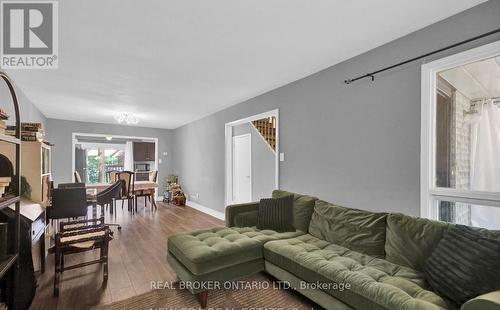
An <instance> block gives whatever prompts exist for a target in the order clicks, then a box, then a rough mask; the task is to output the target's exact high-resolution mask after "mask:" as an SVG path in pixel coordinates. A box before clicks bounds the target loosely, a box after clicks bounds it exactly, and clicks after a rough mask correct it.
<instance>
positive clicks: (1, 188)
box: [0, 186, 5, 195]
mask: <svg viewBox="0 0 500 310" xmlns="http://www.w3.org/2000/svg"><path fill="white" fill-rule="evenodd" d="M3 194H5V187H2V186H0V195H3Z"/></svg>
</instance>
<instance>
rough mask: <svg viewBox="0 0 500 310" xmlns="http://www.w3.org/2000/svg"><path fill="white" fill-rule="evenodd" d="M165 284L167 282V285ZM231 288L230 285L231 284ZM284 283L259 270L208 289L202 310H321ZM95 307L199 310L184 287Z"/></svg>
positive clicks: (160, 290) (118, 309)
mask: <svg viewBox="0 0 500 310" xmlns="http://www.w3.org/2000/svg"><path fill="white" fill-rule="evenodd" d="M168 286H169V285H168ZM230 286H231V287H234V288H231V287H230ZM283 286H284V284H283V283H281V282H277V281H273V279H272V278H271V277H270V276H268V275H266V274H263V273H260V274H257V275H254V276H251V277H247V278H244V279H240V280H238V281H237V282H233V283H232V284H230V285H228V286H227V288H221V289H217V290H209V293H208V304H207V308H206V309H220V310H226V309H259V308H260V309H266V308H267V309H322V308H321V307H319V306H318V305H316V304H314V303H313V302H311V301H309V300H308V299H307V298H305V297H303V296H302V295H300V294H299V293H297V292H296V291H294V290H292V289H286V288H283ZM94 309H96V310H124V309H127V310H136V309H137V310H138V309H141V310H142V309H169V310H170V309H171V310H175V309H179V310H181V309H183V310H185V309H201V308H200V304H199V303H198V299H197V298H196V296H193V295H192V294H191V293H189V291H187V290H185V289H179V288H178V287H174V288H172V287H170V286H169V287H168V288H162V289H154V290H152V291H151V292H148V293H145V294H142V295H138V296H134V297H131V298H128V299H125V300H122V301H117V302H114V303H111V304H107V305H101V306H97V307H95V308H94Z"/></svg>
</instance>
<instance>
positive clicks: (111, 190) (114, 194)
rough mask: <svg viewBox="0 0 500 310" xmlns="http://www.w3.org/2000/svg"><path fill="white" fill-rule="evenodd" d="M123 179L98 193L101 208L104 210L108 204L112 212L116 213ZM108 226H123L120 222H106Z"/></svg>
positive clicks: (98, 203)
mask: <svg viewBox="0 0 500 310" xmlns="http://www.w3.org/2000/svg"><path fill="white" fill-rule="evenodd" d="M123 183H124V181H123V180H118V181H116V182H115V183H114V184H113V185H111V186H110V187H108V188H106V189H105V190H103V191H101V192H99V193H97V197H96V203H97V205H100V206H101V210H104V208H105V207H106V206H109V209H110V212H111V214H113V213H115V214H116V200H117V199H121V197H122V188H123V186H124V185H123ZM106 225H107V226H116V227H118V230H121V229H122V227H121V225H120V224H106Z"/></svg>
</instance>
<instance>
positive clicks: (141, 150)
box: [134, 142, 155, 161]
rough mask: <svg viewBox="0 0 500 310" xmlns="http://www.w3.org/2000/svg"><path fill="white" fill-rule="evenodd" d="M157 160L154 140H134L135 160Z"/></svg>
mask: <svg viewBox="0 0 500 310" xmlns="http://www.w3.org/2000/svg"><path fill="white" fill-rule="evenodd" d="M153 160H155V144H154V143H153V142H134V161H153Z"/></svg>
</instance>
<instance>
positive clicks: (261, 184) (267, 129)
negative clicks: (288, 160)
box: [225, 109, 279, 205]
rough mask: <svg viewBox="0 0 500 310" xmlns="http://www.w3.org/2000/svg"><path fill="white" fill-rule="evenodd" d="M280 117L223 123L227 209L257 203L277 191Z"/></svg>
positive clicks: (272, 115)
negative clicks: (234, 205) (224, 125)
mask: <svg viewBox="0 0 500 310" xmlns="http://www.w3.org/2000/svg"><path fill="white" fill-rule="evenodd" d="M278 117H279V113H278V110H277V109H276V110H272V111H268V112H264V113H261V114H257V115H253V116H250V117H246V118H243V119H239V120H236V121H233V122H230V123H226V127H225V131H226V143H225V153H226V158H225V160H226V164H225V165H226V186H225V194H226V205H229V204H232V203H245V202H251V201H258V200H259V199H261V198H266V197H270V195H271V193H272V191H273V190H274V189H278V188H279V118H278Z"/></svg>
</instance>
